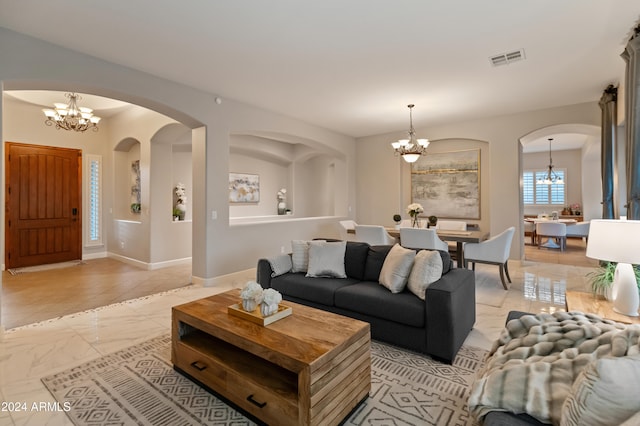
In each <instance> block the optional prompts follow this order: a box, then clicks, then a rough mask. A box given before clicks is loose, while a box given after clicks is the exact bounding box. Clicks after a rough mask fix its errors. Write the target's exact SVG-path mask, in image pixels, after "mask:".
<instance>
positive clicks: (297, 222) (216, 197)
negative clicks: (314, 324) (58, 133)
mask: <svg viewBox="0 0 640 426" xmlns="http://www.w3.org/2000/svg"><path fill="white" fill-rule="evenodd" d="M0 57H2V58H3V59H2V61H0V82H1V83H2V87H3V89H4V90H26V89H39V90H61V91H77V92H84V93H92V94H96V95H100V96H106V97H111V98H114V99H120V100H124V101H127V102H130V103H133V104H138V105H141V106H143V107H146V108H149V109H153V110H155V111H157V112H159V113H161V114H163V115H165V116H167V117H169V118H170V119H172V120H175V121H178V122H181V123H183V124H184V125H185V126H187V127H189V128H191V129H192V135H193V146H192V148H193V158H194V164H193V196H192V198H193V243H192V252H193V274H194V277H195V278H194V279H196V281H198V280H201V281H203V282H212V280H213V278H214V277H216V276H220V275H224V274H228V273H231V272H234V271H238V270H243V269H247V268H251V267H254V266H255V264H256V259H257V258H259V257H262V256H268V255H272V254H273V253H279V252H280V250H281V248H282V247H286V248H290V242H291V240H292V239H299V238H313V237H315V236H318V235H322V236H327V237H330V236H338V235H339V228H338V219H339V218H341V217H342V216H346V215H347V213H348V212H349V209H350V208H351V209H352V210H353V211H354V213H355V183H354V182H355V141H354V139H353V138H351V137H348V136H344V135H340V134H337V133H335V132H332V131H329V130H326V129H323V128H319V127H317V126H312V125H309V124H306V123H303V122H301V121H298V120H295V119H292V118H289V117H285V116H282V115H279V114H275V113H272V112H269V111H266V110H263V109H260V108H255V107H252V106H249V105H245V104H242V103H239V102H235V101H233V100H230V99H223V101H222V103H221V104H218V103H216V96H215V94H211V93H205V92H202V91H199V90H196V89H193V88H191V87H188V86H184V85H182V84H179V83H175V82H171V81H168V80H164V79H161V78H158V77H154V76H152V75H149V74H146V73H142V72H138V71H135V70H132V69H129V68H126V67H122V66H119V65H116V64H113V63H109V62H106V61H102V60H99V59H96V58H93V57H91V56H87V55H83V54H80V53H77V52H73V51H70V50H67V49H63V48H60V47H57V46H54V45H51V44H49V43H46V42H43V41H39V40H36V39H33V38H30V37H26V36H23V35H20V34H17V33H14V32H12V31H9V30H6V29H3V28H0ZM2 112H3V113H4V109H3V110H2ZM47 130H50V129H47ZM2 131H3V139H5V140H6V139H7V135H5V133H4V128H3V129H2ZM116 133H117V134H116ZM231 134H247V135H256V134H262V135H278V138H279V139H280V140H282V139H290V142H291V143H295V142H296V141H303V142H304V145H305V146H308V147H311V148H313V149H315V150H316V151H318V152H323V153H325V154H326V155H330V156H333V157H336V158H340V159H341V162H342V165H341V166H340V167H341V170H340V171H339V174H340V176H342V177H344V179H342V182H343V184H342V185H341V187H340V188H339V189H338V191H336V193H335V196H334V200H335V206H334V211H335V212H336V214H337V215H339V216H338V217H328V218H327V217H321V218H292V219H290V220H288V221H284V222H283V221H281V222H279V223H270V222H265V223H255V224H238V225H230V224H229V204H228V173H229V156H230V150H229V146H230V141H229V139H230V135H231ZM120 136H124V132H122V135H120V132H117V131H116V132H114V136H113V137H114V140H117V139H118V137H120ZM151 136H152V135H141V136H140V139H143V140H144V139H146V140H149V138H150V137H151ZM301 155H304V153H301ZM149 158H150V152H149V148H148V147H147V148H144V147H143V146H142V145H141V160H145V161H147V162H148V161H149ZM142 178H143V180H144V179H149V170H143V172H142ZM147 194H148V192H147ZM148 196H149V195H145V192H144V188H143V204H144V203H145V201H146V202H148V201H149V200H144V197H148ZM144 214H145V213H144V211H143V215H144ZM214 217H215V218H214ZM2 235H4V234H2Z"/></svg>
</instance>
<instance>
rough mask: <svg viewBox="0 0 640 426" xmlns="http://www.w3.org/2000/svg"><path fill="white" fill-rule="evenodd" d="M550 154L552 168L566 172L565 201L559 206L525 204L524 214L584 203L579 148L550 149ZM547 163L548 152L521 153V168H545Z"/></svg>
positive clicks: (546, 211)
mask: <svg viewBox="0 0 640 426" xmlns="http://www.w3.org/2000/svg"><path fill="white" fill-rule="evenodd" d="M551 156H552V158H553V168H554V170H559V169H565V170H566V173H567V177H566V182H565V186H566V191H567V192H566V200H565V201H566V202H565V204H564V205H561V206H557V205H556V206H552V205H545V206H541V205H535V206H531V205H525V206H524V213H525V214H536V215H537V214H539V213H551V212H552V211H558V213H559V212H560V211H561V210H562V209H563V208H564V206H568V205H571V204H575V203H579V204H580V205H581V206H582V205H583V204H584V201H583V199H582V151H581V150H579V149H572V150H564V151H552V153H551ZM548 165H549V152H548V151H546V152H533V153H529V154H523V155H522V168H523V169H524V170H531V169H535V170H546V169H547V167H548Z"/></svg>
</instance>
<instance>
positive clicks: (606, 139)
mask: <svg viewBox="0 0 640 426" xmlns="http://www.w3.org/2000/svg"><path fill="white" fill-rule="evenodd" d="M617 98H618V88H616V87H613V86H612V85H610V86H609V87H607V88H606V89H605V91H604V93H603V94H602V97H601V98H600V108H601V109H602V136H601V142H602V146H601V151H600V152H601V160H600V161H601V173H602V218H603V219H615V218H617V217H618V211H617V210H618V209H617V206H618V203H617V202H616V198H617V197H616V194H617V192H618V188H617V186H618V175H617V168H616V133H617V131H616V127H617V122H618V119H617V114H616V111H617Z"/></svg>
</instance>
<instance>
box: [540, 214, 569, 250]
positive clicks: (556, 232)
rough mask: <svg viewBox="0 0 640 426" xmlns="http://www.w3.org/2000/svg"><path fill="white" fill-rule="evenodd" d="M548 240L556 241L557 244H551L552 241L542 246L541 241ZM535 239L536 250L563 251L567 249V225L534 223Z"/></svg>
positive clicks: (560, 223)
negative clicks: (557, 249) (543, 248)
mask: <svg viewBox="0 0 640 426" xmlns="http://www.w3.org/2000/svg"><path fill="white" fill-rule="evenodd" d="M543 238H549V239H550V240H551V239H553V240H555V241H556V243H557V244H553V241H549V242H547V243H546V244H545V245H544V246H543V245H542V239H543ZM536 239H537V243H538V249H539V248H540V247H545V248H551V249H556V248H559V249H560V251H564V249H565V248H566V247H567V225H566V224H565V223H562V222H551V221H549V222H538V223H536Z"/></svg>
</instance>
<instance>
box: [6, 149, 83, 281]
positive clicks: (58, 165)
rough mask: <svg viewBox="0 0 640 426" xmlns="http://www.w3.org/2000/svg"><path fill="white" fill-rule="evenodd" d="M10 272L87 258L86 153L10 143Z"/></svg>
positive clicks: (7, 235)
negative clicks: (83, 181)
mask: <svg viewBox="0 0 640 426" xmlns="http://www.w3.org/2000/svg"><path fill="white" fill-rule="evenodd" d="M5 153H6V159H5V165H6V168H5V170H6V195H5V196H6V198H5V199H6V208H5V212H6V214H5V220H6V223H5V230H6V232H5V253H6V254H5V257H6V258H5V264H6V265H7V266H6V267H7V269H9V268H18V267H22V266H33V265H42V264H45V263H56V262H65V261H69V260H77V259H80V258H81V256H82V250H81V249H82V232H81V229H82V228H81V222H82V221H81V216H80V201H81V193H80V182H81V170H82V168H81V163H82V151H81V150H78V149H67V148H54V147H47V146H39V145H27V144H19V143H14V142H7V144H6V146H5Z"/></svg>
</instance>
